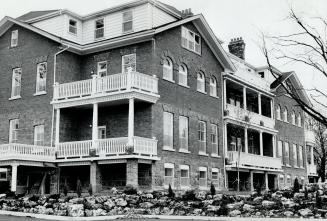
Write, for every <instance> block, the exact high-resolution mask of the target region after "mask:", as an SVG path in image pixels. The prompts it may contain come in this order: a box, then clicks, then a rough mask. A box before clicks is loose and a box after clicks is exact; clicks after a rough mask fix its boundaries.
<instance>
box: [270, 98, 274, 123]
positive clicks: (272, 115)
mask: <svg viewBox="0 0 327 221" xmlns="http://www.w3.org/2000/svg"><path fill="white" fill-rule="evenodd" d="M270 111H271V115H270V116H271V118H272V119H274V118H275V116H274V100H273V99H270Z"/></svg>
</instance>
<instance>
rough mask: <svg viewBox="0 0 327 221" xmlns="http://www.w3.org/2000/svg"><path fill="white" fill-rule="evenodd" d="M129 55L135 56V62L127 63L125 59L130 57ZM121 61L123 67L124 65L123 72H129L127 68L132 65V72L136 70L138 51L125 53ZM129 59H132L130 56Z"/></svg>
mask: <svg viewBox="0 0 327 221" xmlns="http://www.w3.org/2000/svg"><path fill="white" fill-rule="evenodd" d="M129 57H134V58H133V59H134V64H133V63H129V64H125V59H126V58H129ZM121 61H122V65H121V67H122V73H127V72H128V70H127V68H128V67H131V68H132V72H136V53H132V54H126V55H123V56H122V59H121ZM129 61H131V59H130V58H129ZM128 65H129V66H128ZM125 67H127V68H126V72H125ZM133 69H134V70H133Z"/></svg>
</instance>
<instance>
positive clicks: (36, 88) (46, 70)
mask: <svg viewBox="0 0 327 221" xmlns="http://www.w3.org/2000/svg"><path fill="white" fill-rule="evenodd" d="M41 65H45V77H43V79H44V80H40V79H41V78H40V67H41ZM47 74H48V63H47V62H46V61H45V62H40V63H38V64H37V65H36V85H35V95H37V94H44V93H46V92H47ZM40 82H44V90H39V87H40ZM41 86H42V85H41Z"/></svg>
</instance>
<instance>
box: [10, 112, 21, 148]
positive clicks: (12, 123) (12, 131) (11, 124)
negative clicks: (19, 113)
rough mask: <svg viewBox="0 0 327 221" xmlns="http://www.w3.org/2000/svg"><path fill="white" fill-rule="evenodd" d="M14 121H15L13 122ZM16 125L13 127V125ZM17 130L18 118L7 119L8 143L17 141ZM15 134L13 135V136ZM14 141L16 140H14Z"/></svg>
mask: <svg viewBox="0 0 327 221" xmlns="http://www.w3.org/2000/svg"><path fill="white" fill-rule="evenodd" d="M15 122H16V123H15ZM14 124H15V125H17V127H15V128H13V126H14ZM18 131H19V118H14V119H10V120H9V143H16V142H17V141H18ZM14 134H15V136H13V135H14ZM13 137H15V139H13ZM14 141H16V142H14Z"/></svg>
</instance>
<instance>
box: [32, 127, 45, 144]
mask: <svg viewBox="0 0 327 221" xmlns="http://www.w3.org/2000/svg"><path fill="white" fill-rule="evenodd" d="M34 145H36V146H44V124H40V125H35V126H34Z"/></svg>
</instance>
